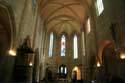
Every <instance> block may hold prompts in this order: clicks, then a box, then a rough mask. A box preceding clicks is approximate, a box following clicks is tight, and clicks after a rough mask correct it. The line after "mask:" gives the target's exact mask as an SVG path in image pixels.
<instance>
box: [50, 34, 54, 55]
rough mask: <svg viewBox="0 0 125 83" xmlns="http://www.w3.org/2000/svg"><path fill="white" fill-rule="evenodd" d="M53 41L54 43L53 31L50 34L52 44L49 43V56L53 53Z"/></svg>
mask: <svg viewBox="0 0 125 83" xmlns="http://www.w3.org/2000/svg"><path fill="white" fill-rule="evenodd" d="M53 43H54V36H53V33H51V34H50V45H49V57H52V55H53Z"/></svg>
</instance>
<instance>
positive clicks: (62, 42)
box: [61, 35, 66, 56]
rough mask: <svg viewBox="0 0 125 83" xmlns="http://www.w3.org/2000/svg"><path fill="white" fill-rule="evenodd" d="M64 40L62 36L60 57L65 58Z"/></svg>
mask: <svg viewBox="0 0 125 83" xmlns="http://www.w3.org/2000/svg"><path fill="white" fill-rule="evenodd" d="M65 49H66V38H65V36H64V35H62V37H61V56H65V52H66V50H65Z"/></svg>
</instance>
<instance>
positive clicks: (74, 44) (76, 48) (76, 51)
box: [73, 35, 78, 59]
mask: <svg viewBox="0 0 125 83" xmlns="http://www.w3.org/2000/svg"><path fill="white" fill-rule="evenodd" d="M73 46H74V47H73V48H74V59H77V58H78V45H77V36H76V35H75V36H74V40H73Z"/></svg>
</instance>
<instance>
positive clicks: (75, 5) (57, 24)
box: [40, 0, 91, 35]
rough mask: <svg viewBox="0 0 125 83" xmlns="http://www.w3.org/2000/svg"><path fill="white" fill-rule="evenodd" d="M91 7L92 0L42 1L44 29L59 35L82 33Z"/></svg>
mask: <svg viewBox="0 0 125 83" xmlns="http://www.w3.org/2000/svg"><path fill="white" fill-rule="evenodd" d="M90 5H91V0H41V3H40V10H41V12H40V14H41V19H42V20H43V22H44V27H45V28H47V30H48V31H54V32H56V33H57V34H62V33H66V34H68V35H71V34H73V33H80V32H81V28H82V27H83V25H84V23H85V19H86V17H87V12H88V7H89V6H90Z"/></svg>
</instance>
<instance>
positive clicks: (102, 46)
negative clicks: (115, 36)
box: [98, 40, 114, 63]
mask: <svg viewBox="0 0 125 83" xmlns="http://www.w3.org/2000/svg"><path fill="white" fill-rule="evenodd" d="M110 45H112V46H113V47H114V45H113V43H112V42H111V41H109V40H104V41H102V42H101V46H100V47H99V51H98V57H99V58H98V59H99V60H98V61H99V62H100V63H102V56H103V51H104V50H105V49H106V48H107V47H108V46H110Z"/></svg>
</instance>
